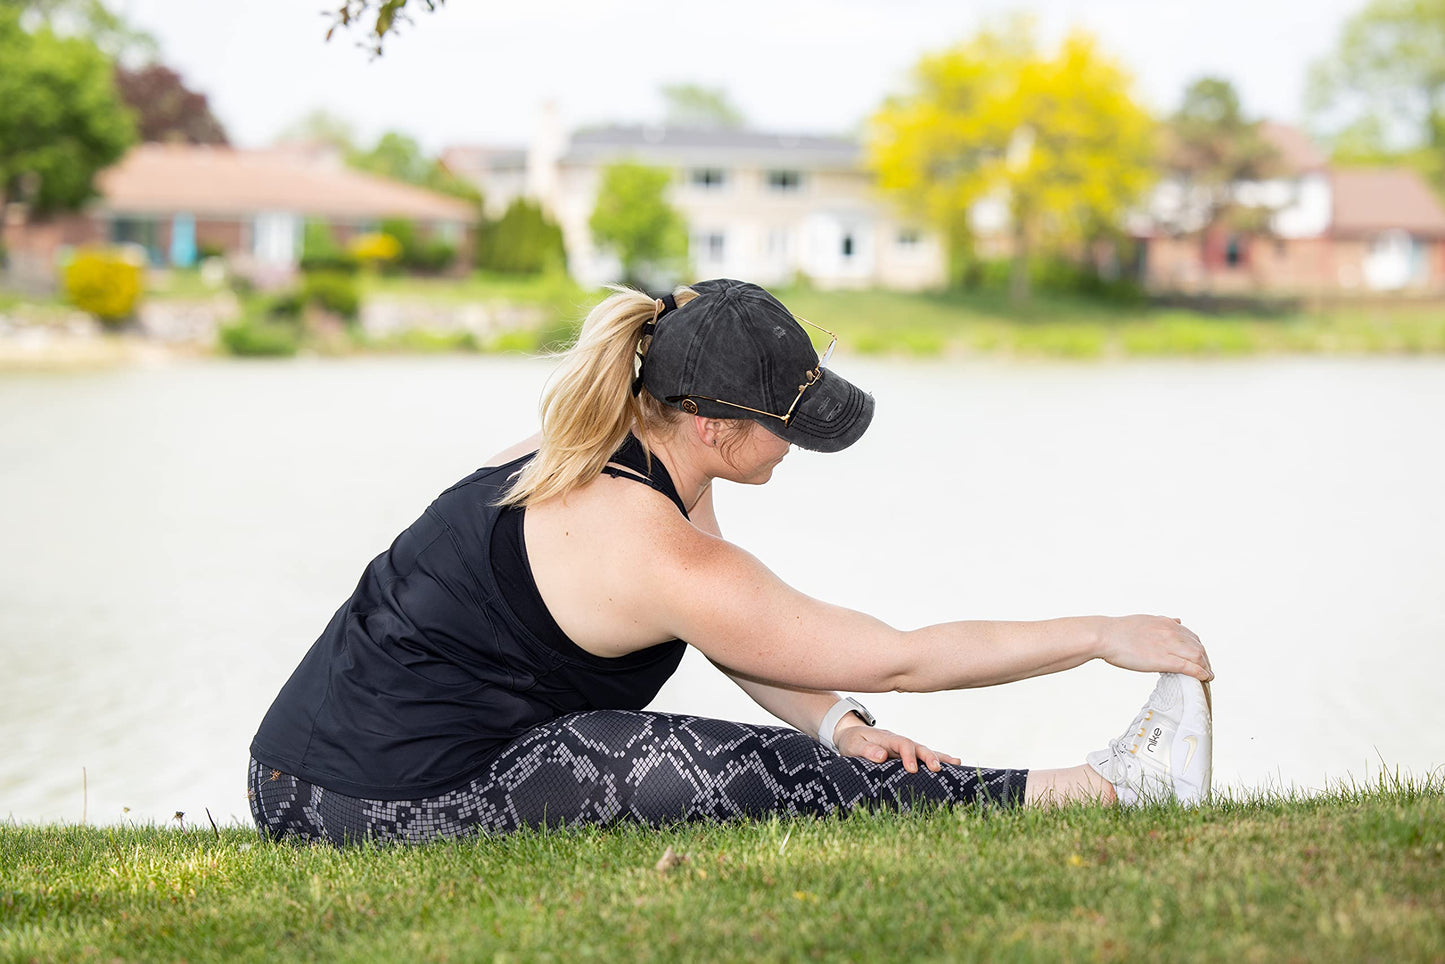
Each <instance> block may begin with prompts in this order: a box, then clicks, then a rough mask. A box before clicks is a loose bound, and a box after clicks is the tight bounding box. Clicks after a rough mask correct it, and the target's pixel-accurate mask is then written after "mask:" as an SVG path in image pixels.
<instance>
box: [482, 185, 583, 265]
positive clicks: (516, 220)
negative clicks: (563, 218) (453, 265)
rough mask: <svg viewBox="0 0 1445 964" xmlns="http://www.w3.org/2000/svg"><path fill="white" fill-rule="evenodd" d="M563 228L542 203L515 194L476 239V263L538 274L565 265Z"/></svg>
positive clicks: (565, 254)
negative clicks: (511, 200)
mask: <svg viewBox="0 0 1445 964" xmlns="http://www.w3.org/2000/svg"><path fill="white" fill-rule="evenodd" d="M566 263H567V252H566V249H565V247H564V246H563V243H562V229H561V228H560V227H558V225H557V223H556V222H555V221H553V220H552V219H551V218H549V217H547V215H546V213H545V212H544V211H543V210H542V207H541V205H539V204H537V203H536V202H533V201H528V200H527V199H526V198H517V199H516V200H514V201H513V202H512V203H511V204H509V205H507V210H506V211H505V212H504V213H503V214H502V216H501V218H499V219H498V220H497V221H495V222H492V223H488V224H486V225H484V227H483V230H482V231H481V232H480V237H479V238H478V241H477V267H479V268H482V269H484V270H487V271H498V272H501V273H503V274H538V273H541V272H543V271H551V270H555V269H560V268H562V267H564V266H565V265H566Z"/></svg>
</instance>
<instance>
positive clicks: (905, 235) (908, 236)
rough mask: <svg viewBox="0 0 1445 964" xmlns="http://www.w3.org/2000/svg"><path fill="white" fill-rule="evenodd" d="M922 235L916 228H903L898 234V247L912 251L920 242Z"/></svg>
mask: <svg viewBox="0 0 1445 964" xmlns="http://www.w3.org/2000/svg"><path fill="white" fill-rule="evenodd" d="M922 240H923V235H922V234H921V233H920V232H919V231H918V229H917V228H903V229H902V230H900V231H899V232H898V246H899V247H900V248H908V249H909V250H912V249H913V248H916V247H918V245H919V243H920V242H922Z"/></svg>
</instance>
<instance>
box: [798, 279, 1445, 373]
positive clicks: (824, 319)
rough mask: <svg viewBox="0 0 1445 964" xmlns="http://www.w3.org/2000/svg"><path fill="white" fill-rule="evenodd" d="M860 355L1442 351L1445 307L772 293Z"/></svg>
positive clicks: (977, 294) (965, 294)
mask: <svg viewBox="0 0 1445 964" xmlns="http://www.w3.org/2000/svg"><path fill="white" fill-rule="evenodd" d="M775 293H776V294H777V295H778V297H779V298H780V299H781V300H782V301H783V303H784V304H786V305H788V307H789V308H791V309H792V310H793V311H794V312H795V313H797V314H799V315H802V316H803V317H805V318H807V319H809V320H810V321H815V322H817V323H818V324H821V325H823V326H824V327H826V328H829V329H831V330H833V331H836V332H837V333H838V335H839V338H840V350H845V351H856V352H859V353H862V354H894V355H903V356H908V355H942V354H948V353H953V354H989V355H1000V354H1001V355H1010V356H1017V357H1023V358H1029V357H1053V358H1099V357H1136V356H1137V357H1155V356H1213V357H1231V356H1237V355H1250V354H1299V353H1345V354H1379V353H1390V354H1414V353H1440V352H1445V305H1437V306H1421V305H1418V304H1408V303H1402V304H1400V305H1388V304H1382V305H1379V306H1375V307H1347V308H1340V309H1331V310H1320V311H1313V312H1302V313H1295V314H1278V313H1276V312H1274V311H1260V312H1255V313H1249V312H1235V313H1229V314H1222V315H1208V314H1203V313H1201V312H1196V311H1188V310H1183V309H1178V308H1162V307H1151V306H1149V305H1146V304H1137V305H1134V304H1112V303H1110V302H1107V301H1096V300H1089V299H1086V298H1081V297H1078V296H1061V295H1050V294H1048V293H1040V294H1037V295H1035V297H1034V299H1033V301H1032V302H1031V303H1030V304H1029V305H1028V306H1027V307H1025V308H1021V309H1020V308H1015V307H1013V306H1011V305H1009V303H1008V301H1007V299H1006V298H1005V297H1004V296H1003V295H1002V294H1001V293H997V292H988V291H984V292H919V293H911V292H897V291H882V290H877V289H869V290H864V291H818V290H816V289H811V288H794V289H786V288H784V289H778V290H776V292H775Z"/></svg>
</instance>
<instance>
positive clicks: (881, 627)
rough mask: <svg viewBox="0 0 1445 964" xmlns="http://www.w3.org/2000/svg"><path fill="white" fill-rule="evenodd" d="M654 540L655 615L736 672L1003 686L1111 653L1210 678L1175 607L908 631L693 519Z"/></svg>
mask: <svg viewBox="0 0 1445 964" xmlns="http://www.w3.org/2000/svg"><path fill="white" fill-rule="evenodd" d="M659 536H660V537H659V539H657V540H656V541H655V542H654V543H653V546H652V549H651V551H650V556H651V559H652V564H650V565H649V566H648V569H649V570H650V575H649V578H650V580H651V584H650V585H651V590H652V591H651V592H650V593H649V595H650V598H651V607H650V614H649V615H648V616H647V619H648V620H649V621H650V620H654V619H655V620H656V621H657V627H658V629H660V630H662V631H664V632H666V633H669V634H671V635H675V636H678V637H680V638H682V639H686V640H687V641H688V642H689V643H691V644H692V645H693V646H695V647H696V648H697V649H699V650H701V651H702V652H703V653H704V654H705V655H706V656H707V657H708V658H709V659H711V660H713V661H714V662H716V663H718V664H719V665H721V666H723V667H725V668H726V669H727V671H728V672H729V673H730V674H732V675H740V676H743V677H747V678H751V679H756V680H759V681H762V682H765V683H774V684H781V685H784V686H797V687H803V688H806V689H814V690H824V691H827V690H851V691H855V692H865V693H874V692H885V691H889V690H899V691H905V692H930V691H937V690H946V689H963V688H968V687H976V686H992V685H994V684H997V683H1007V682H1011V681H1013V680H1020V679H1026V678H1028V677H1032V676H1040V675H1043V674H1046V673H1056V672H1059V671H1060V670H1065V669H1069V668H1071V667H1074V666H1078V665H1081V664H1082V663H1086V662H1088V661H1089V660H1091V659H1095V658H1102V659H1105V660H1107V661H1108V662H1110V663H1113V664H1114V665H1116V666H1120V667H1123V668H1125V669H1134V670H1140V671H1143V672H1177V673H1187V674H1189V675H1192V676H1196V677H1197V678H1199V679H1209V678H1211V677H1212V676H1213V673H1212V672H1211V671H1210V669H1209V663H1208V657H1207V655H1206V654H1205V652H1204V647H1203V645H1202V644H1201V643H1200V642H1199V638H1198V637H1197V636H1195V634H1194V633H1193V632H1191V631H1190V630H1189V629H1187V628H1186V627H1184V626H1183V625H1182V624H1180V623H1179V621H1178V620H1175V619H1172V618H1168V617H1164V616H1144V615H1140V616H1125V617H1120V618H1110V617H1105V616H1076V617H1066V618H1062V619H1047V620H1040V621H1033V622H1012V621H998V620H963V621H959V622H949V623H939V624H937V625H933V626H925V627H923V628H921V629H915V630H911V631H903V630H898V629H895V628H893V627H891V626H889V625H887V624H886V623H884V622H882V621H881V620H878V619H875V618H873V617H872V616H868V615H866V614H864V613H860V612H857V611H855V610H851V609H847V608H845V607H842V606H836V605H832V604H830V603H825V602H822V601H821V600H817V599H813V598H812V597H810V596H807V595H805V594H803V593H800V592H798V591H797V590H795V589H793V588H792V587H791V586H788V585H787V584H786V583H784V582H783V581H782V580H781V579H779V578H778V577H777V576H776V575H774V574H773V573H772V572H771V571H769V570H768V569H767V567H766V566H764V565H763V564H762V563H761V562H759V561H758V560H757V559H756V558H754V557H753V556H751V555H750V554H748V553H747V552H744V551H743V550H741V549H739V548H738V547H736V546H734V545H731V544H730V543H727V542H725V541H723V540H721V539H717V538H713V537H711V536H708V535H706V534H704V533H701V532H699V531H698V530H697V529H696V528H694V527H692V526H669V527H668V529H667V531H666V532H664V533H660V534H659Z"/></svg>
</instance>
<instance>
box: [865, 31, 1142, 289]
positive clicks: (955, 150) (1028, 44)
mask: <svg viewBox="0 0 1445 964" xmlns="http://www.w3.org/2000/svg"><path fill="white" fill-rule="evenodd" d="M1130 87H1131V81H1130V78H1129V76H1128V74H1127V73H1126V72H1125V71H1124V69H1123V68H1122V67H1121V66H1120V65H1119V64H1118V63H1117V62H1115V61H1114V60H1112V59H1111V58H1109V57H1107V56H1105V55H1104V54H1103V53H1101V52H1100V51H1099V49H1098V46H1097V44H1096V43H1095V42H1094V40H1093V39H1092V38H1091V37H1089V36H1088V35H1087V34H1085V33H1082V32H1078V31H1075V32H1073V33H1071V34H1070V35H1069V36H1068V37H1067V38H1065V40H1064V41H1063V43H1062V44H1061V45H1060V47H1059V48H1058V50H1056V51H1054V52H1053V53H1052V54H1048V53H1044V52H1041V51H1040V50H1039V49H1038V46H1037V44H1036V42H1035V40H1034V36H1033V31H1032V28H1031V26H1030V25H1029V23H1028V22H1027V21H1024V20H1014V21H1011V22H1010V23H1008V24H1006V25H1004V26H1003V27H1000V28H989V29H986V30H984V31H981V32H980V33H979V34H978V35H977V36H975V37H974V38H973V39H971V40H969V41H967V42H965V43H962V44H959V45H958V46H956V47H954V48H953V49H951V50H948V51H945V52H943V53H939V54H933V55H928V56H925V57H924V58H923V59H922V61H921V62H920V63H919V64H918V65H917V66H916V67H915V68H914V71H913V82H912V89H911V90H910V91H909V92H908V93H906V94H904V95H901V96H895V97H891V98H889V99H888V100H887V101H886V102H885V103H884V104H883V106H882V107H881V108H880V109H879V110H878V111H877V113H875V114H874V115H873V117H872V118H870V121H869V126H868V134H867V138H866V140H867V159H868V165H869V167H870V168H871V169H872V170H873V171H874V172H875V173H876V175H877V178H878V184H879V186H880V188H881V189H882V190H883V191H884V192H886V193H887V194H890V195H892V196H893V197H894V198H895V199H896V200H897V202H898V203H899V204H900V206H901V207H902V208H903V209H904V210H905V211H906V212H908V213H909V214H910V215H911V216H914V217H920V218H923V219H925V220H927V221H929V222H931V223H932V224H934V225H935V226H936V227H937V228H938V229H939V230H940V232H941V233H943V234H944V236H945V237H947V238H949V239H950V241H951V243H952V244H953V245H955V246H960V245H961V246H967V245H969V244H971V243H972V231H971V229H970V221H969V217H970V212H971V211H973V210H976V208H975V205H977V204H978V203H979V202H980V201H985V200H991V201H994V202H997V203H1000V204H1002V205H1003V206H1004V207H1005V208H1006V210H1007V213H1008V222H1009V232H1010V242H1011V248H1012V258H1013V261H1012V266H1011V268H1010V273H1009V279H1010V281H1009V290H1010V294H1011V297H1012V298H1013V299H1014V300H1015V301H1016V302H1021V301H1024V300H1026V299H1027V297H1028V295H1029V265H1030V262H1031V261H1033V260H1034V259H1035V258H1036V257H1037V256H1039V255H1042V254H1048V253H1051V252H1060V251H1065V250H1068V249H1069V248H1070V247H1077V246H1079V245H1081V244H1082V242H1084V241H1086V240H1088V239H1090V238H1091V237H1095V236H1097V235H1098V234H1099V233H1101V232H1102V231H1104V230H1106V229H1108V228H1110V227H1112V226H1113V225H1116V224H1117V223H1118V222H1119V221H1120V220H1121V218H1122V216H1123V214H1124V212H1125V210H1126V209H1127V208H1128V207H1129V206H1130V205H1131V204H1132V203H1134V202H1135V201H1136V200H1137V199H1138V198H1139V197H1140V196H1141V195H1142V194H1143V193H1144V191H1145V190H1146V189H1147V188H1148V187H1149V185H1150V183H1151V181H1152V180H1153V177H1154V168H1153V154H1154V134H1153V122H1152V120H1151V119H1150V117H1149V115H1148V114H1147V113H1146V112H1145V110H1144V109H1143V108H1142V107H1140V106H1139V104H1137V103H1136V102H1135V101H1134V99H1133V97H1132V96H1131V93H1130Z"/></svg>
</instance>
